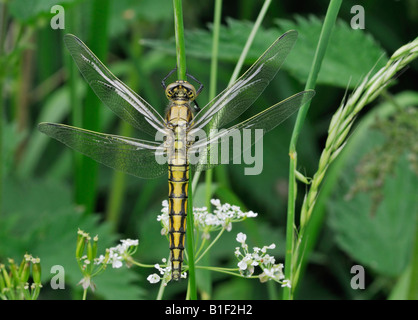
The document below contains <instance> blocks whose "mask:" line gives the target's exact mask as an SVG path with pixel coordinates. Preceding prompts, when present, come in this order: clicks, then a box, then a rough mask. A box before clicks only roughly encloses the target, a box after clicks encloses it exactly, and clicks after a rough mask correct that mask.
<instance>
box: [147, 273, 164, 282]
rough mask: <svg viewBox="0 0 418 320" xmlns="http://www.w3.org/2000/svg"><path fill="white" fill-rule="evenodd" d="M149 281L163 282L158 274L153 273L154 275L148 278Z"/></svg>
mask: <svg viewBox="0 0 418 320" xmlns="http://www.w3.org/2000/svg"><path fill="white" fill-rule="evenodd" d="M147 280H148V281H149V282H150V283H157V282H159V281H160V280H161V278H160V276H159V275H158V274H156V273H153V274H150V275H149V276H148V277H147Z"/></svg>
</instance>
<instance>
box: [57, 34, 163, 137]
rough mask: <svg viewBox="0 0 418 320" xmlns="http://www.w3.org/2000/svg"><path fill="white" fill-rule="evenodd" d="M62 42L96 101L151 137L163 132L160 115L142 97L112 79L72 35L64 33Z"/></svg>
mask: <svg viewBox="0 0 418 320" xmlns="http://www.w3.org/2000/svg"><path fill="white" fill-rule="evenodd" d="M64 42H65V45H66V46H67V48H68V50H69V51H70V53H71V56H72V57H73V59H74V61H75V63H76V64H77V67H78V69H80V72H81V73H82V75H83V76H84V78H85V79H86V80H87V82H88V84H89V85H90V87H91V88H92V89H93V91H94V92H95V93H96V95H97V96H98V97H99V98H100V100H101V101H102V102H103V103H104V104H105V105H106V106H107V107H108V108H110V109H111V110H112V111H113V112H114V113H116V114H117V115H118V116H119V117H120V118H121V119H123V120H125V121H126V122H128V123H129V124H131V125H132V126H134V127H135V128H137V129H139V130H142V131H143V132H145V133H148V134H150V135H151V136H154V135H155V132H156V130H160V129H161V130H164V120H163V118H162V117H161V115H160V114H159V113H158V112H157V111H156V110H155V109H154V108H153V107H152V106H151V105H150V104H149V103H148V102H146V101H145V100H144V99H143V98H141V97H140V96H139V95H137V94H136V93H135V92H134V91H132V90H131V89H130V88H129V87H128V86H127V85H125V84H124V83H123V82H122V81H120V80H119V79H118V78H116V77H115V76H114V75H113V74H112V72H110V71H109V69H107V68H106V67H105V65H104V64H103V63H102V62H101V61H100V60H99V59H98V58H97V57H96V56H95V55H94V53H93V52H91V51H90V49H89V48H87V46H86V45H85V44H84V43H83V42H82V41H81V40H80V39H79V38H77V37H76V36H74V35H72V34H67V35H65V36H64Z"/></svg>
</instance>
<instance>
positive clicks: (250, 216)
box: [246, 211, 258, 218]
mask: <svg viewBox="0 0 418 320" xmlns="http://www.w3.org/2000/svg"><path fill="white" fill-rule="evenodd" d="M257 216H258V213H255V212H252V211H248V212H247V214H246V217H247V218H255V217H257Z"/></svg>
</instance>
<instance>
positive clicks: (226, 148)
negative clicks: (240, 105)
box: [188, 90, 315, 171]
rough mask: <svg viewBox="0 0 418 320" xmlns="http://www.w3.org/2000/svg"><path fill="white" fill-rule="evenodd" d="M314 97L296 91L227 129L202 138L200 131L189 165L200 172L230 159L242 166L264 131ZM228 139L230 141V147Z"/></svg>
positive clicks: (190, 153) (311, 91)
mask: <svg viewBox="0 0 418 320" xmlns="http://www.w3.org/2000/svg"><path fill="white" fill-rule="evenodd" d="M314 95H315V91H313V90H308V91H302V92H299V93H297V94H295V95H293V96H291V97H289V98H287V99H285V100H283V101H281V102H279V103H277V104H275V105H273V106H271V107H270V108H268V109H266V110H264V111H262V112H260V113H258V114H256V115H255V116H253V117H251V118H249V119H247V120H245V121H243V122H241V123H239V124H237V125H235V126H232V127H231V128H229V129H222V130H215V131H212V132H211V135H209V136H207V137H206V138H202V137H203V136H204V135H205V134H206V132H205V131H204V130H202V131H201V134H202V136H199V138H200V139H199V140H198V141H197V142H195V143H194V144H193V145H192V146H191V147H190V148H189V152H188V158H189V161H190V165H191V166H192V168H193V169H194V170H196V171H203V170H207V169H211V168H213V167H216V166H217V165H219V164H226V163H231V160H233V162H234V163H241V162H240V161H241V155H242V153H243V152H245V151H246V150H248V149H249V148H251V146H252V145H253V144H254V143H255V142H256V141H257V140H258V139H260V138H261V137H262V136H263V135H264V134H265V133H266V132H268V131H270V130H272V129H274V128H275V127H276V126H278V125H279V124H280V123H282V122H283V121H284V120H286V119H287V118H288V117H290V116H291V115H292V114H293V113H294V112H295V111H296V110H298V109H299V107H301V106H302V105H304V104H305V103H306V102H308V101H309V100H310V99H312V97H313V96H314ZM256 129H261V130H256ZM230 139H232V141H233V143H232V144H231V143H230Z"/></svg>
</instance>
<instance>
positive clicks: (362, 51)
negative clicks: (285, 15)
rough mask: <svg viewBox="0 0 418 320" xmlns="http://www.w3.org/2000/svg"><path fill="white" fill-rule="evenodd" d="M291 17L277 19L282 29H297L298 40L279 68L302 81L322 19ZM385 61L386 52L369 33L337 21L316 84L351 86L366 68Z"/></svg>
mask: <svg viewBox="0 0 418 320" xmlns="http://www.w3.org/2000/svg"><path fill="white" fill-rule="evenodd" d="M295 20H296V22H294V21H291V20H277V25H278V26H279V29H280V30H281V31H282V32H285V31H286V30H289V29H296V30H297V31H298V32H299V37H298V41H297V42H296V45H295V47H294V48H293V50H292V52H291V53H290V54H289V57H288V58H287V59H286V62H285V65H284V66H283V68H285V69H286V70H288V71H289V72H290V73H291V74H292V75H293V76H295V77H296V78H297V79H299V80H302V82H306V80H307V79H308V74H309V71H310V67H311V64H312V60H313V56H314V53H315V50H316V46H317V43H318V41H319V35H320V33H321V28H322V23H323V21H322V20H320V19H318V18H317V17H315V16H310V17H309V19H306V18H304V17H300V16H297V17H296V18H295ZM387 61H388V58H387V55H386V54H385V52H384V51H383V49H382V48H381V47H380V46H379V45H378V44H377V43H376V41H375V40H374V39H373V37H372V36H371V35H370V34H367V33H365V32H364V31H362V30H360V29H359V30H353V29H352V28H351V27H350V26H349V24H348V23H347V22H345V21H343V20H338V21H337V23H336V25H335V27H334V29H333V31H332V34H331V38H330V42H329V45H328V48H327V51H326V53H325V57H324V60H323V62H322V67H321V71H320V72H319V75H318V80H317V83H318V84H327V85H332V86H339V87H342V88H347V87H349V88H354V87H355V86H357V85H358V84H359V82H360V80H361V79H362V78H363V77H364V76H365V75H366V74H367V73H368V72H369V71H370V70H372V69H374V70H375V72H376V71H377V70H379V69H380V68H381V67H383V66H384V65H385V64H386V62H387ZM373 73H374V72H372V74H373Z"/></svg>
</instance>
